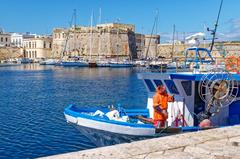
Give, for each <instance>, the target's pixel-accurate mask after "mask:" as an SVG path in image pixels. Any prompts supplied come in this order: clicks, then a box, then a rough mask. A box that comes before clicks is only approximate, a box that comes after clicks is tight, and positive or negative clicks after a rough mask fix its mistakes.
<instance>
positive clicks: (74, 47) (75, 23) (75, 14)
mask: <svg viewBox="0 0 240 159" xmlns="http://www.w3.org/2000/svg"><path fill="white" fill-rule="evenodd" d="M76 26H77V10H76V9H74V26H73V27H74V28H73V29H74V30H73V51H74V52H75V51H76Z"/></svg>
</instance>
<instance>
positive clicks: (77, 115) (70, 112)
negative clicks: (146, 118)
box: [64, 104, 155, 129]
mask: <svg viewBox="0 0 240 159" xmlns="http://www.w3.org/2000/svg"><path fill="white" fill-rule="evenodd" d="M72 107H74V105H72V104H71V105H69V106H68V107H67V108H65V110H64V114H66V115H69V116H72V117H75V118H85V119H89V120H94V121H98V122H105V123H108V124H115V125H121V126H129V127H136V128H150V129H152V128H154V125H152V124H135V123H127V122H122V121H116V120H106V119H104V118H99V117H94V116H91V115H87V114H82V113H79V112H77V111H74V110H72V109H71V108H72ZM77 109H79V110H84V109H80V108H77ZM90 110H92V111H90ZM93 110H95V111H97V110H99V109H89V111H85V112H93ZM100 110H101V109H100ZM136 110H140V109H136ZM154 129H155V128H154Z"/></svg>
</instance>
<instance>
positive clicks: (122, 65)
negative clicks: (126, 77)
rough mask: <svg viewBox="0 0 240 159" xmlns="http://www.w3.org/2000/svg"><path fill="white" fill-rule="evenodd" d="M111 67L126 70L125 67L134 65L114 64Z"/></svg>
mask: <svg viewBox="0 0 240 159" xmlns="http://www.w3.org/2000/svg"><path fill="white" fill-rule="evenodd" d="M109 66H110V67H113V68H124V67H133V64H113V63H110V64H109Z"/></svg>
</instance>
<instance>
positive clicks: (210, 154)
mask: <svg viewBox="0 0 240 159" xmlns="http://www.w3.org/2000/svg"><path fill="white" fill-rule="evenodd" d="M70 158H71V159H75V158H76V159H90V158H91V159H92V158H98V159H111V158H112V159H125V158H129V159H175V158H178V159H189V158H192V159H206V158H209V159H230V158H231V159H234V158H236V159H239V158H240V126H239V125H238V126H232V127H224V128H216V129H210V130H204V131H198V132H192V133H184V134H179V135H172V136H167V137H159V138H153V139H149V140H142V141H136V142H132V143H126V144H119V145H113V146H108V147H102V148H96V149H91V150H84V151H78V152H72V153H66V154H60V155H55V156H48V157H44V158H43V159H70Z"/></svg>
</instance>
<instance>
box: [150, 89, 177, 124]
mask: <svg viewBox="0 0 240 159" xmlns="http://www.w3.org/2000/svg"><path fill="white" fill-rule="evenodd" d="M173 101H174V98H173V96H170V95H168V94H167V91H166V87H165V86H163V85H160V86H158V87H157V89H156V94H155V95H154V96H153V108H154V114H153V120H154V126H155V127H156V128H159V127H165V123H166V120H167V118H168V113H167V108H168V102H173Z"/></svg>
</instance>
